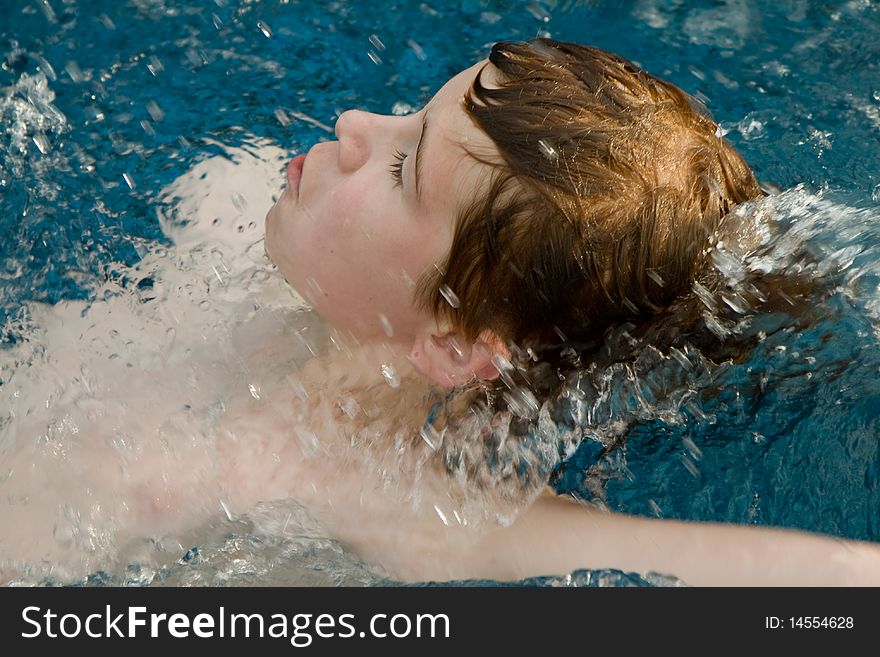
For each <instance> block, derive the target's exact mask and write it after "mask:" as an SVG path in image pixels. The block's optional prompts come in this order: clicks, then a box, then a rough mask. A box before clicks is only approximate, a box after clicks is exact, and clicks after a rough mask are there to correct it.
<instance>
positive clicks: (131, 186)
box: [122, 173, 135, 191]
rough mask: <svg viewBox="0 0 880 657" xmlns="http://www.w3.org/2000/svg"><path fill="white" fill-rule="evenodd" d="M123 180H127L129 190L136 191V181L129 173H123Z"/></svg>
mask: <svg viewBox="0 0 880 657" xmlns="http://www.w3.org/2000/svg"><path fill="white" fill-rule="evenodd" d="M122 178H123V180H125V184H126V185H128V188H129V189H130V190H131V191H134V187H135V185H134V179H133V178H132V177H131V176H130V175H129V174H127V173H123V174H122Z"/></svg>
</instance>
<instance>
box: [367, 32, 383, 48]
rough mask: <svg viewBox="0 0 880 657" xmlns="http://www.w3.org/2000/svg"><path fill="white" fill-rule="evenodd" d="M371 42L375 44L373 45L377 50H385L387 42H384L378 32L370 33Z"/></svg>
mask: <svg viewBox="0 0 880 657" xmlns="http://www.w3.org/2000/svg"><path fill="white" fill-rule="evenodd" d="M370 43H372V44H373V47H374V48H376V50H379V51H382V50H385V44H384V43H382V40H381V39H380V38H379V36H378V35H376V34H371V35H370Z"/></svg>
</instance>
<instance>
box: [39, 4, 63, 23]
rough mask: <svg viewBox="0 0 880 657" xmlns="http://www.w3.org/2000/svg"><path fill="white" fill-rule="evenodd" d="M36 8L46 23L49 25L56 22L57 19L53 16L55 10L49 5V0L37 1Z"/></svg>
mask: <svg viewBox="0 0 880 657" xmlns="http://www.w3.org/2000/svg"><path fill="white" fill-rule="evenodd" d="M37 6H38V7H39V8H40V10H41V11H42V12H43V15H44V16H45V17H46V20H47V21H49V22H50V23H57V22H58V19H57V18H56V16H55V10H54V9H52V5H50V4H49V0H37Z"/></svg>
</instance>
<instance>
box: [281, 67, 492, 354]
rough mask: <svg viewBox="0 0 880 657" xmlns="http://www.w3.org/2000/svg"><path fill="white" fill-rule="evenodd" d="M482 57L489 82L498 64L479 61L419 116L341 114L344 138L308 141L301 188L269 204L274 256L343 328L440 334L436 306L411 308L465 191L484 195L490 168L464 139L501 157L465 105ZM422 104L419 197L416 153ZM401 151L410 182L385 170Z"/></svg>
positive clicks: (444, 249) (398, 337)
mask: <svg viewBox="0 0 880 657" xmlns="http://www.w3.org/2000/svg"><path fill="white" fill-rule="evenodd" d="M484 66H485V67H486V68H485V71H484V73H483V77H482V81H483V83H484V84H486V85H489V86H492V84H493V82H494V80H495V75H496V74H497V73H498V70H497V69H496V68H495V66H494V65H492V64H490V63H489V62H488V61H487V60H483V61H480V62H478V63H477V64H475V65H474V66H472V67H470V68H468V69H466V70H464V71H462V72H461V73H459V74H458V75H456V76H455V77H453V78H452V79H451V80H449V81H448V82H447V83H446V84H445V85H444V86H443V87H442V88H441V89H440V91H438V92H437V94H436V95H435V96H434V97H433V98H432V99H431V101H430V102H429V103H428V104H427V105H426V106H425V107H424V108H423V109H422V110H421V111H420V112H417V113H415V114H411V115H408V116H381V115H378V114H370V113H368V112H363V111H359V110H349V111H347V112H344V113H343V114H342V115H341V116H340V117H339V119H338V121H337V123H336V135H337V138H338V141H331V142H324V143H320V144H317V145H315V146H314V147H312V148H311V150H309V152H308V156H307V158H306V160H305V163H304V167H303V172H302V177H301V179H300V182H299V185H298V187H299V189H298V190H297V189H295V185H288V186H287V188H286V189H285V190H284V193H283V194H282V196H281V198H280V199H279V200H278V202H277V203H276V204H275V206H274V207H273V208H272V209H271V210H270V211H269V214H268V215H267V217H266V249H267V251H268V253H269V254H270V256H271V257H272V259H273V261H274V262H275V264H276V265H277V266H278V268H279V269H280V271H281V273H282V274H283V275H284V276H285V278H286V279H287V281H288V282H289V283H290V284H291V285H292V286H293V287H294V288H295V289H296V290H297V291H299V292H300V293H301V294H302V295H303V296H304V297H305V298H306V299H307V300H308V301H309V302H310V303H312V304H313V306H314V308H315V310H317V312H318V313H320V314H321V316H322V317H324V318H325V319H327V320H328V321H330V322H331V323H332V324H333V326H334V327H336V328H337V329H339V330H341V331H345V332H350V333H352V334H354V335H356V336H358V338H359V339H362V340H363V339H366V340H371V339H381V340H383V341H387V338H391V341H393V342H397V343H401V344H406V343H409V344H411V343H413V342H414V340H415V338H416V336H417V335H419V334H420V333H425V332H431V333H441V332H442V329H443V327H439V326H438V325H437V323H436V322H435V320H434V318H433V317H432V316H431V315H430V313H428V312H426V311H424V310H421V309H419V308H417V307H416V306H415V303H414V297H413V293H414V288H415V281H417V280H418V279H419V276H421V275H422V274H423V273H424V272H426V271H429V270H430V269H431V268H433V267H434V266H439V265H440V264H442V262H443V261H444V260H445V258H446V255H447V254H448V253H449V249H450V247H451V244H452V237H453V231H454V228H455V226H454V222H455V215H456V209H457V207H458V204H459V203H460V201H461V199H466V198H471V197H473V196H475V195H478V194H480V193H483V190H484V188H485V185H486V174H487V169H488V167H486V165H483V164H480V163H478V162H476V161H474V160H472V159H471V158H470V157H468V156H467V155H466V153H465V152H464V151H463V150H462V149H461V147H460V146H459V143H464V144H467V145H468V146H469V147H471V148H476V149H477V152H480V153H493V154H497V150H496V149H495V147H494V145H493V143H492V142H491V140H489V138H488V137H487V136H486V135H485V133H483V132H482V131H480V130H478V129H477V128H476V127H475V126H474V125H473V124H472V123H471V121H470V119H469V118H468V117H467V115H466V114H465V112H464V109H463V108H462V106H461V101H462V99H463V97H464V94H465V92H466V91H467V90H468V89H469V88H470V86H471V85H472V83H473V81H474V78H475V76H476V75H477V73H478V72H479V71H480V70H481V69H482V68H483V67H484ZM426 112H429V113H430V122H429V124H428V130H427V135H426V137H425V140H426V141H425V143H424V144H423V145H422V149H423V152H422V154H421V157H422V161H421V162H420V165H419V169H420V173H421V176H422V180H421V185H420V192H421V195H420V196H421V199H420V200H419V199H417V197H416V186H415V169H416V167H415V165H414V163H415V158H414V155H415V151H416V144H417V143H418V141H419V136H420V133H421V129H422V119H423V117H424V114H425V113H426ZM398 150H399V151H401V152H403V153H406V154H407V157H406V159H405V160H404V163H403V170H402V175H403V184H402V186H399V185H396V184H395V180H394V178H393V177H392V174H391V173H389V171H388V169H389V167H390V166H391V165H392V164H393V163H394V162H395V152H396V151H398ZM380 316H383V317H384V318H385V320H387V323H386V322H385V320H382V319H381V317H380ZM389 326H390V329H391V330H390V331H389V330H388V328H389ZM389 332H391V333H392V335H391V336H389V335H388V333H389Z"/></svg>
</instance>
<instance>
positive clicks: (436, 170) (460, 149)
mask: <svg viewBox="0 0 880 657" xmlns="http://www.w3.org/2000/svg"><path fill="white" fill-rule="evenodd" d="M484 66H485V67H486V68H485V69H484V70H483V73H482V77H481V78H480V79H481V82H482V83H483V85H484V86H488V87H492V86H495V82H496V80H497V78H496V77H495V76H496V74H497V73H498V69H497V68H495V66H494V65H493V64H491V63H490V62H489V61H488V60H485V59H484V60H482V61H479V62H477V63H476V64H474V65H473V66H471V67H470V68H467V69H465V70H464V71H462V72H460V73H458V74H457V75H456V76H454V77H453V78H451V79H450V80H449V81H448V82H447V83H446V84H444V85H443V87H442V88H441V89H440V90H439V91H438V92H437V93H436V94H435V95H434V97H433V98H432V99H431V101H430V102H429V103H428V105H427V110H428V132H427V136H426V137H424V138H423V139H425V140H426V141H425V143H424V144H423V146H422V148H423V153H422V157H423V158H424V161H423V162H420V168H421V170H422V188H421V191H422V203H423V205H424V209H425V210H426V211H427V212H428V213H430V214H438V215H449V214H454V213H455V209H456V208H457V207H458V206H459V205H460V204H461V203H462V202H463V201H465V200H468V199H470V198H473V197H474V196H475V195H476V194H478V193H480V191H481V190H482V189H484V188H485V187H486V180H485V175H484V174H488V167H487V166H486V165H484V164H481V163H480V162H477V161H475V160H474V159H472V158H471V157H469V156H468V155H467V153H466V152H465V150H464V147H466V148H468V149H470V150H471V151H473V152H474V153H475V154H478V155H480V156H481V157H489V158H491V159H495V158H494V156H495V155H496V154H497V152H498V151H497V148H495V145H494V144H493V142H492V140H491V139H489V137H488V136H487V135H486V134H485V133H484V132H483V131H482V130H480V129H479V128H477V127H476V126H475V125H474V123H473V122H472V121H471V119H470V117H469V116H468V115H467V113H466V112H465V110H464V105H463V101H464V96H465V93H466V92H467V91H468V89H470V88H471V86H472V85H473V82H474V79H475V78H476V76H477V74H478V73H479V72H480V69H482V68H483V67H484Z"/></svg>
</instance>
